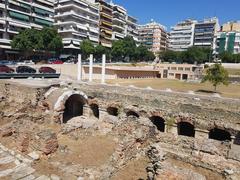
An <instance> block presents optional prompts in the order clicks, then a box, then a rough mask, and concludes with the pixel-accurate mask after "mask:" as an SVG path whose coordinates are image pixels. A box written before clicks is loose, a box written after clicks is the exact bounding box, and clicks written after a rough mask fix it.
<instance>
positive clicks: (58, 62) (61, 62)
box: [52, 60, 63, 64]
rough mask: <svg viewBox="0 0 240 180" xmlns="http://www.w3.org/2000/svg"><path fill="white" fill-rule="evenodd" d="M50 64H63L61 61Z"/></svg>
mask: <svg viewBox="0 0 240 180" xmlns="http://www.w3.org/2000/svg"><path fill="white" fill-rule="evenodd" d="M52 64H63V62H62V61H61V60H55V61H53V62H52Z"/></svg>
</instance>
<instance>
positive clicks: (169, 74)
mask: <svg viewBox="0 0 240 180" xmlns="http://www.w3.org/2000/svg"><path fill="white" fill-rule="evenodd" d="M156 69H158V70H159V78H162V79H177V80H199V79H201V78H202V74H203V70H204V66H203V65H193V64H158V65H157V67H156Z"/></svg>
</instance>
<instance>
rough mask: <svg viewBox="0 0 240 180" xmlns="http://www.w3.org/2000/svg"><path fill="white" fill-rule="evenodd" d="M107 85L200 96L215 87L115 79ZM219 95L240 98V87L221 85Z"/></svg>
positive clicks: (163, 81) (149, 80)
mask: <svg viewBox="0 0 240 180" xmlns="http://www.w3.org/2000/svg"><path fill="white" fill-rule="evenodd" d="M107 83H110V84H115V83H118V84H120V85H123V86H128V85H134V86H136V87H141V88H146V87H148V86H150V87H152V88H153V89H161V90H165V89H166V88H170V89H172V90H174V91H179V92H188V91H195V92H196V93H199V94H211V93H212V91H213V89H214V88H213V86H212V85H211V84H210V83H187V82H183V81H178V80H163V79H115V80H109V81H107ZM218 93H220V94H221V95H222V96H223V97H231V98H240V85H236V84H235V85H234V84H230V85H229V86H223V85H220V86H219V87H218Z"/></svg>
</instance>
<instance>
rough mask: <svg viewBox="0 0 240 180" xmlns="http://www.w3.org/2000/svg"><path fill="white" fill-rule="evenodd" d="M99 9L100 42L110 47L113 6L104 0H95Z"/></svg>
mask: <svg viewBox="0 0 240 180" xmlns="http://www.w3.org/2000/svg"><path fill="white" fill-rule="evenodd" d="M96 2H98V3H99V10H100V22H99V27H100V44H101V45H102V46H105V47H112V34H113V7H112V6H111V5H110V4H109V3H107V2H105V1H104V0H96Z"/></svg>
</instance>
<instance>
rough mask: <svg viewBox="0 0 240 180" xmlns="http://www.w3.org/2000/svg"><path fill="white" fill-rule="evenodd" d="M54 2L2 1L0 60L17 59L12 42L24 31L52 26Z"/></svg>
mask: <svg viewBox="0 0 240 180" xmlns="http://www.w3.org/2000/svg"><path fill="white" fill-rule="evenodd" d="M53 7H54V0H25V1H22V0H0V59H15V55H16V54H18V52H17V51H15V50H12V49H11V45H10V42H11V40H12V39H13V38H14V36H15V35H16V34H18V33H19V32H20V31H22V30H24V29H30V28H34V29H42V28H43V27H44V26H52V25H53V22H54V19H53V16H54V8H53Z"/></svg>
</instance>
